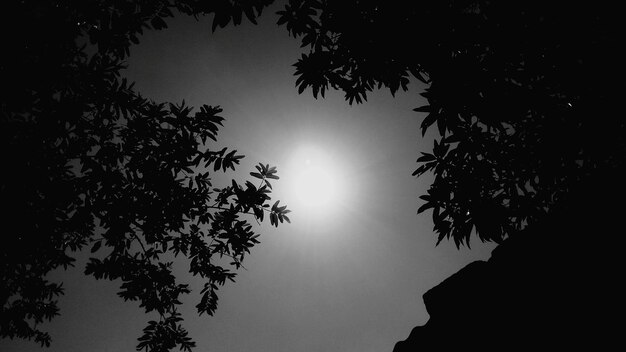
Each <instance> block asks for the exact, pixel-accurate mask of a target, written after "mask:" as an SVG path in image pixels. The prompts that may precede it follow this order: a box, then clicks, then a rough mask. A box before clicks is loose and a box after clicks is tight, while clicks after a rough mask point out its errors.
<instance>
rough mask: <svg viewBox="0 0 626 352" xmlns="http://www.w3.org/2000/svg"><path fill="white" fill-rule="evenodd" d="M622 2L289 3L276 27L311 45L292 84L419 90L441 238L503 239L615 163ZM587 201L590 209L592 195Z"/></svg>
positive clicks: (619, 158)
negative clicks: (430, 139)
mask: <svg viewBox="0 0 626 352" xmlns="http://www.w3.org/2000/svg"><path fill="white" fill-rule="evenodd" d="M618 13H619V11H618V10H617V9H616V8H615V7H614V6H609V5H606V4H589V3H582V2H577V3H572V2H567V1H551V2H535V1H530V2H514V3H511V2H499V1H487V0H484V1H483V0H463V1H402V2H401V1H376V0H347V1H321V0H290V1H289V2H288V4H287V5H286V6H285V7H284V9H283V10H281V11H279V12H278V14H279V20H278V24H279V25H284V26H285V27H286V29H287V30H288V31H289V33H290V34H291V35H293V36H294V37H296V38H299V40H300V41H301V43H302V47H303V48H307V49H308V53H305V54H303V55H302V57H301V58H300V59H299V60H298V61H297V62H296V63H295V65H294V66H295V75H296V76H297V79H296V86H297V87H298V91H299V92H300V93H302V92H303V91H304V90H305V89H307V88H310V89H311V91H312V93H313V96H314V97H316V98H317V96H318V95H321V96H322V97H323V96H324V93H325V91H326V90H327V89H329V88H333V89H339V90H341V91H343V92H344V93H345V99H346V100H347V101H348V102H349V103H350V104H352V103H354V102H356V103H362V102H364V101H365V100H367V93H368V92H370V91H372V90H374V89H380V88H386V89H389V90H390V92H391V94H395V93H396V92H397V91H398V90H399V89H403V90H407V89H408V86H409V83H411V84H416V83H417V84H418V85H421V86H425V87H426V88H425V91H424V92H423V93H421V95H422V96H423V97H425V98H426V100H427V101H428V104H427V105H425V106H421V107H418V108H416V109H415V111H416V112H418V113H419V114H420V116H424V114H425V117H423V120H422V123H421V131H422V135H425V133H426V132H427V130H428V129H429V128H431V127H433V126H436V132H438V135H439V136H438V137H436V139H435V141H434V146H433V149H432V151H431V152H425V153H422V155H421V156H420V157H419V159H417V162H418V164H419V165H418V167H417V169H416V170H415V172H414V174H413V175H414V176H418V177H419V176H421V175H423V174H424V173H427V172H432V173H433V174H434V182H433V183H432V185H431V186H430V189H428V191H427V194H424V195H422V196H421V197H420V198H421V199H422V200H423V201H424V203H423V205H422V206H421V207H420V208H419V210H418V213H420V212H423V211H425V210H427V209H432V216H433V220H434V230H435V232H436V233H437V235H438V240H437V243H439V242H441V241H442V240H443V239H452V240H454V242H455V244H456V245H457V246H461V245H464V244H466V245H468V246H469V243H470V238H471V236H472V234H476V235H477V236H478V238H479V239H481V240H482V241H495V242H498V243H499V242H501V241H502V240H503V239H505V238H506V237H507V236H511V235H513V234H515V233H519V232H520V231H521V230H522V229H523V228H525V227H526V226H528V225H529V224H532V223H536V222H538V221H540V220H541V219H543V218H545V216H546V215H548V214H549V213H550V210H551V209H553V208H554V207H555V205H556V204H558V203H559V202H560V200H561V199H563V196H564V195H565V194H567V193H568V192H569V191H570V190H571V189H573V188H575V187H576V185H577V184H580V183H581V182H583V181H584V180H585V179H587V178H588V177H589V176H590V175H592V174H597V173H611V172H612V171H611V170H613V169H615V168H617V167H620V166H623V165H624V156H625V155H626V153H625V152H626V138H625V137H624V136H625V132H626V128H625V122H624V121H625V120H624V119H623V118H621V117H619V113H618V111H620V110H621V109H620V108H619V106H618V104H619V101H620V98H619V96H618V92H619V89H618V88H617V81H616V78H615V77H622V76H621V75H619V72H621V69H622V67H623V64H622V63H621V62H620V61H619V59H618V56H616V55H615V53H616V52H617V51H616V50H617V49H616V43H618V42H619V35H618V33H619V32H620V31H619V30H618V24H619V23H620V19H619V18H618V17H617V14H618ZM594 206H595V205H594Z"/></svg>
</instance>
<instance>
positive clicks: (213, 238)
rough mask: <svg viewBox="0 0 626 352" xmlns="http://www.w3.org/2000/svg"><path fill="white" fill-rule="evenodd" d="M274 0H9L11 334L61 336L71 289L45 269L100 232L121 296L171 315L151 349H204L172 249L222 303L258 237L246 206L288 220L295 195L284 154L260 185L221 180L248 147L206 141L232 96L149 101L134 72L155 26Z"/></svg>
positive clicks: (105, 267)
mask: <svg viewBox="0 0 626 352" xmlns="http://www.w3.org/2000/svg"><path fill="white" fill-rule="evenodd" d="M270 2H271V1H265V0H253V1H227V0H224V1H194V0H173V1H165V0H163V1H139V0H127V1H124V0H98V1H85V0H74V1H60V0H59V1H50V0H46V1H10V2H9V3H8V4H7V3H3V11H2V21H1V22H2V30H1V32H2V46H3V55H2V58H1V61H0V73H1V76H2V80H1V82H2V83H1V85H2V101H1V104H2V105H1V109H2V115H1V121H0V123H1V126H0V133H1V137H0V138H1V143H2V146H1V147H0V158H1V159H0V160H1V161H2V165H3V166H4V168H3V172H2V174H1V176H0V203H1V205H2V209H3V211H2V215H1V216H2V218H1V223H2V232H3V234H4V236H3V243H2V246H0V248H1V249H0V303H1V312H0V335H1V336H2V337H10V338H14V337H18V338H26V339H34V340H35V341H36V342H39V343H41V345H42V346H43V345H46V346H48V345H49V344H50V340H51V338H50V336H49V335H48V333H46V332H44V331H41V330H40V328H39V324H40V323H42V322H43V321H44V320H50V319H52V318H53V317H54V316H55V315H57V314H58V307H57V301H56V298H57V297H58V296H59V295H61V294H62V293H63V288H62V287H61V284H59V283H57V282H50V281H49V280H48V279H47V278H46V275H47V274H48V273H50V272H51V271H52V270H54V269H57V268H60V267H62V268H67V267H68V266H71V265H72V263H73V262H74V258H73V256H72V253H73V252H76V251H79V250H81V249H84V248H85V247H87V248H90V250H91V252H92V253H94V254H93V255H92V257H91V258H90V259H89V262H88V264H87V266H86V269H85V274H87V275H92V276H94V277H95V278H96V279H102V278H105V279H109V280H116V279H119V280H120V281H121V290H120V292H119V293H118V295H119V296H120V297H122V298H123V299H124V300H131V301H138V302H139V303H140V306H141V307H143V308H144V309H145V311H146V312H152V311H155V312H157V313H158V316H159V317H160V319H159V320H158V321H150V322H149V323H148V326H147V327H146V328H145V329H144V333H143V336H141V337H140V338H139V345H138V346H137V349H138V350H142V349H145V350H148V351H169V350H171V349H173V348H176V347H177V348H180V349H182V350H186V351H189V350H191V348H192V347H193V346H194V342H193V341H192V340H191V338H189V337H188V336H187V331H186V330H185V329H184V328H183V326H182V325H181V321H182V318H181V317H180V313H178V312H177V307H178V306H179V305H180V304H181V302H180V297H181V295H182V294H187V293H189V292H190V289H189V287H188V285H187V284H184V283H180V282H179V281H178V279H177V278H176V277H175V276H174V275H173V274H172V260H173V258H174V257H176V256H178V255H179V254H182V256H183V257H184V258H187V261H188V263H189V271H190V272H191V273H192V274H193V275H199V276H201V277H202V278H203V279H205V280H206V281H205V282H206V283H205V284H204V288H203V289H202V292H201V299H200V302H199V303H198V304H197V306H196V307H197V310H198V312H199V314H202V313H208V314H209V315H212V314H213V312H214V311H215V309H216V307H217V300H218V297H217V294H216V291H217V290H218V287H219V286H220V285H223V284H224V283H225V281H226V280H231V281H232V280H233V279H234V277H235V273H234V272H232V271H231V270H232V267H234V268H239V267H240V266H241V263H242V261H243V259H244V256H245V254H246V253H248V252H249V251H250V249H251V248H252V247H253V246H254V245H255V244H257V243H258V240H257V238H258V236H259V234H256V233H255V232H254V231H253V228H252V226H251V225H250V223H249V222H248V220H246V217H248V218H254V219H255V220H256V221H257V222H259V221H263V219H264V217H265V214H267V217H269V219H270V222H271V224H272V225H275V226H278V223H279V222H281V223H282V222H283V221H289V218H288V217H287V216H286V214H287V213H288V212H289V210H287V209H286V207H285V206H279V203H278V202H275V203H273V205H271V204H272V203H270V193H271V185H270V182H269V181H270V180H274V179H278V176H276V168H275V167H270V166H269V165H264V164H259V165H258V166H257V167H256V169H257V170H256V172H252V173H251V175H252V176H253V177H255V178H257V179H259V180H258V184H256V185H255V184H253V183H251V182H250V181H246V182H245V183H244V184H239V183H237V182H236V181H234V180H233V181H232V182H231V184H229V185H222V186H221V187H217V186H215V185H213V184H212V179H211V175H212V174H213V173H217V172H219V171H223V172H226V170H227V169H232V170H234V169H235V165H237V164H239V161H240V159H241V158H243V156H242V155H239V154H237V151H236V150H230V151H229V150H227V149H226V148H223V149H220V148H215V147H214V146H213V145H212V144H209V143H208V142H209V140H213V141H215V140H216V137H217V132H218V128H219V126H221V124H222V120H223V118H222V117H220V116H219V114H220V113H221V111H222V110H221V109H220V108H219V107H212V106H207V105H204V106H202V107H201V108H200V109H199V111H196V112H192V108H190V107H187V106H186V105H185V104H184V102H183V103H182V104H170V103H157V102H153V101H149V100H147V99H145V98H143V97H142V96H141V95H140V94H139V93H138V92H136V91H135V90H134V89H133V85H132V84H129V83H128V82H127V81H126V80H125V79H123V78H121V76H120V71H121V70H122V69H123V68H124V59H125V58H126V57H127V56H128V54H129V47H130V46H131V44H132V43H138V36H139V35H141V34H142V31H143V30H144V29H163V28H166V23H165V21H164V19H166V18H168V17H172V16H173V12H174V11H179V12H181V13H183V14H187V15H193V16H202V15H208V14H214V19H213V29H214V30H215V29H216V28H217V27H224V26H225V25H227V24H228V23H229V22H230V21H231V20H232V22H233V23H235V24H239V23H240V22H241V20H242V14H245V15H246V17H247V18H248V19H249V20H250V21H252V22H255V19H256V18H257V16H258V15H259V14H260V13H261V10H262V9H263V8H264V7H265V6H266V5H267V4H268V3H270ZM219 258H224V259H222V260H220V259H219ZM224 260H226V261H224ZM226 263H230V264H226Z"/></svg>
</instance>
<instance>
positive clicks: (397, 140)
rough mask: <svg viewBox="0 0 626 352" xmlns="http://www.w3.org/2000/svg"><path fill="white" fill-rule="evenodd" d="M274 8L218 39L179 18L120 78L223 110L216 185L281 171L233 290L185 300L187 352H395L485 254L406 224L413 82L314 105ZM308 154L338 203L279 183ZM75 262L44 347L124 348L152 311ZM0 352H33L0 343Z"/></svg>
mask: <svg viewBox="0 0 626 352" xmlns="http://www.w3.org/2000/svg"><path fill="white" fill-rule="evenodd" d="M277 9H278V8H277V7H276V6H274V7H272V8H270V9H269V10H268V11H267V12H266V13H264V15H263V16H262V17H261V21H260V22H259V25H258V26H254V25H252V24H249V23H246V24H244V25H241V26H239V27H232V26H229V27H227V28H225V29H222V30H218V31H217V32H216V33H214V34H212V33H211V23H210V20H211V18H204V19H201V20H200V22H196V21H195V20H194V19H193V18H186V17H178V18H176V19H174V20H170V21H168V23H169V25H170V28H169V29H167V30H165V31H160V32H148V33H146V35H144V37H143V38H141V41H142V43H141V44H140V45H138V46H137V47H133V48H132V51H131V59H130V61H129V69H128V71H127V76H128V78H129V79H131V80H134V81H136V88H137V89H138V90H139V91H140V92H142V93H143V95H144V96H146V97H149V98H151V99H154V100H156V101H173V102H180V101H181V100H182V99H185V101H186V102H187V103H189V104H190V105H192V106H196V107H197V106H199V105H201V104H208V105H220V106H221V107H222V108H223V109H224V112H223V114H222V116H223V117H225V118H226V121H225V124H224V128H223V129H222V130H221V132H220V134H219V139H218V143H217V144H216V146H219V147H220V148H221V147H222V146H227V147H229V148H234V149H237V150H238V151H239V152H240V153H241V154H244V155H246V158H245V159H244V160H243V163H242V165H241V166H240V167H239V169H238V171H237V172H236V173H230V174H228V175H227V176H228V178H235V179H237V180H241V181H243V180H245V179H247V178H250V177H249V176H248V173H249V172H250V171H254V170H253V166H254V165H255V164H256V163H257V162H263V163H269V164H271V165H275V166H277V167H278V172H279V176H281V180H280V181H278V182H276V183H274V184H275V186H274V188H275V191H276V192H275V193H274V194H273V198H274V197H276V199H280V200H281V203H285V204H287V205H288V206H289V208H290V209H292V211H293V213H292V214H289V215H291V216H290V217H291V220H292V224H290V225H289V224H283V225H281V226H280V227H279V228H278V229H276V228H271V227H270V226H269V224H263V225H262V226H260V227H257V230H258V231H259V232H260V233H262V236H261V237H260V240H261V244H260V245H258V246H257V247H255V248H254V249H253V250H252V254H251V255H250V256H249V257H247V258H246V260H245V261H244V265H245V266H246V268H247V270H241V271H240V272H239V275H238V277H237V282H236V283H229V284H227V286H226V287H224V288H222V289H221V290H220V292H219V296H220V301H219V307H218V310H217V312H216V315H215V316H213V317H207V316H202V317H198V316H197V314H196V312H195V308H194V306H195V304H196V303H197V302H198V300H199V290H197V291H194V292H192V294H191V295H189V296H188V297H187V299H186V301H185V306H184V309H183V314H184V317H185V319H186V323H185V325H186V327H187V328H188V330H189V332H190V335H191V337H192V338H193V339H194V340H195V341H196V342H197V349H196V351H211V352H238V351H255V352H270V351H271V352H277V351H290V352H293V351H295V352H300V351H302V352H305V351H306V352H318V351H319V352H322V351H323V352H327V351H341V352H351V351H353V352H369V351H371V352H374V351H375V352H385V351H388V352H391V350H392V349H393V346H394V344H395V343H396V342H397V341H398V340H402V339H405V338H406V337H407V336H408V334H409V332H410V331H411V329H412V328H413V327H414V326H416V325H418V324H423V323H425V322H426V321H427V319H428V315H427V313H426V311H425V308H424V305H423V302H422V295H423V294H424V293H425V292H426V291H427V290H428V289H430V288H431V287H433V286H435V285H437V284H438V283H439V282H441V281H442V280H443V279H445V278H446V277H448V276H449V275H451V274H453V273H454V272H456V271H457V270H459V269H460V268H461V267H463V266H464V265H466V264H467V263H469V262H470V261H473V260H475V259H486V258H488V257H489V252H490V250H491V249H492V248H493V245H489V244H487V245H485V244H481V243H479V242H477V241H476V240H474V241H473V242H472V245H473V246H472V249H471V250H468V249H461V250H457V249H456V247H455V246H454V244H453V243H451V242H443V243H442V244H441V245H439V246H438V247H435V243H436V236H435V234H434V233H433V231H432V219H431V218H430V216H431V215H430V212H426V213H425V214H421V215H416V211H417V208H418V207H419V205H420V204H421V203H420V200H419V199H418V196H419V195H421V194H423V193H424V192H425V190H426V188H427V187H428V185H429V184H430V182H431V178H430V176H428V175H426V176H424V177H422V178H421V179H416V178H414V177H412V176H411V173H412V172H413V170H414V169H415V168H416V165H417V164H416V162H415V160H416V159H417V157H418V156H419V151H427V150H428V149H429V148H432V135H430V136H429V135H427V136H426V138H421V133H420V131H419V124H420V122H421V119H422V118H423V115H421V114H420V113H415V112H413V111H412V109H413V108H415V107H418V106H421V105H424V101H423V99H422V98H421V97H420V96H419V93H420V92H421V91H422V89H423V86H421V85H418V84H417V83H416V82H412V83H411V85H410V90H409V92H408V93H402V92H399V93H398V94H397V95H396V97H395V98H393V97H392V96H391V94H390V93H389V91H379V92H374V94H371V95H370V96H369V99H368V101H367V102H366V103H364V104H362V105H354V106H350V105H348V103H347V102H346V101H345V100H344V99H343V95H342V94H341V93H338V92H329V93H328V94H327V95H326V98H325V99H318V100H316V99H314V98H313V96H312V94H311V92H310V91H305V92H304V93H303V94H302V95H298V93H297V89H296V87H295V76H293V73H294V67H292V66H291V65H292V64H293V63H295V62H296V60H297V58H298V57H299V56H300V53H302V52H304V51H305V50H306V49H300V48H299V45H298V42H297V41H296V40H294V39H293V38H290V37H289V36H288V34H287V31H286V30H285V28H279V27H277V26H276V25H275V23H276V16H275V15H274V12H275V11H276V10H277ZM416 40H417V39H416ZM307 153H308V154H307ZM311 153H313V154H315V155H321V156H320V158H323V159H324V160H326V161H325V162H326V164H324V165H326V166H328V167H329V168H330V169H331V170H326V171H327V172H328V175H329V177H331V178H335V179H336V181H337V185H339V187H340V189H338V190H337V192H340V191H341V192H340V193H341V194H342V197H341V198H339V199H336V201H333V202H332V204H329V205H328V206H326V207H324V208H321V209H315V210H314V211H311V210H310V209H308V208H303V207H302V206H301V204H300V203H299V202H298V201H297V200H296V199H295V195H294V192H293V190H292V187H291V185H292V184H293V182H294V180H293V177H294V176H293V175H295V173H297V170H298V168H299V167H300V166H301V164H302V163H304V162H306V160H305V159H307V158H309V156H310V154H311ZM314 157H315V156H314ZM290 175H291V176H292V177H291V179H290ZM221 180H222V181H221V182H225V181H224V180H225V179H224V178H222V179H221ZM219 182H220V181H219V179H218V180H217V181H216V183H219ZM217 185H218V186H219V184H217ZM137 206H141V204H138V205H137ZM79 257H80V259H79V262H78V267H77V268H76V269H74V270H70V271H69V272H66V273H55V275H54V276H55V277H60V278H62V280H63V281H64V286H65V288H66V291H67V292H66V295H65V296H63V297H62V298H61V301H60V308H61V316H59V317H57V318H56V319H55V320H54V322H53V323H51V324H47V325H46V326H47V327H49V331H50V333H51V334H52V336H53V345H52V347H51V348H50V349H48V351H49V352H57V351H64V352H73V351H81V352H82V351H97V352H105V351H108V352H114V351H134V350H135V346H136V344H137V340H136V339H137V337H139V336H140V335H141V330H142V328H143V327H144V326H145V323H146V322H147V321H148V320H150V319H153V318H154V317H153V316H150V315H146V314H144V313H143V311H142V310H141V309H139V307H138V304H137V303H136V302H123V301H122V300H121V299H120V298H118V297H117V295H116V294H115V293H116V292H117V285H119V283H111V282H106V281H96V280H94V279H93V278H91V277H84V276H83V274H82V270H83V268H82V267H81V266H83V265H84V262H85V258H84V257H85V256H84V255H81V256H79ZM177 274H178V275H179V277H181V278H183V280H181V281H187V282H188V283H190V284H191V286H192V288H194V289H197V288H199V287H200V286H201V284H202V282H201V281H200V279H196V278H193V277H191V276H190V274H188V272H187V269H186V268H185V267H184V266H182V265H181V266H180V267H179V268H178V269H177ZM468 304H471V302H468ZM0 350H2V351H4V352H13V351H15V352H17V351H38V350H39V347H38V345H35V344H34V343H32V342H23V341H10V340H1V341H0Z"/></svg>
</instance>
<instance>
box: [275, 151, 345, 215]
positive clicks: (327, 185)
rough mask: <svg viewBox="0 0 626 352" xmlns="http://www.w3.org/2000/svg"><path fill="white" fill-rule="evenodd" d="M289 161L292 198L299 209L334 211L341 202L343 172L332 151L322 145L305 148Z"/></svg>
mask: <svg viewBox="0 0 626 352" xmlns="http://www.w3.org/2000/svg"><path fill="white" fill-rule="evenodd" d="M290 164H291V165H290V170H289V171H290V172H289V176H287V177H289V179H290V180H291V181H290V184H291V187H290V188H291V189H290V193H291V194H292V195H293V196H292V197H290V198H293V199H292V201H295V202H296V204H295V206H296V207H297V208H299V209H301V210H303V211H305V212H307V213H308V214H310V215H319V214H322V213H329V212H332V211H333V210H335V209H336V208H337V206H338V205H339V204H340V203H342V201H343V197H344V193H345V192H344V191H343V190H344V189H345V187H344V184H345V180H344V175H343V173H342V170H341V167H340V165H339V163H338V162H337V161H336V160H334V158H333V157H331V155H330V154H328V153H326V152H324V151H323V150H321V149H320V148H314V147H302V148H299V149H297V150H296V151H295V152H294V154H293V156H292V161H291V163H290ZM294 210H295V208H294Z"/></svg>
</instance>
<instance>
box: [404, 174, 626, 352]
mask: <svg viewBox="0 0 626 352" xmlns="http://www.w3.org/2000/svg"><path fill="white" fill-rule="evenodd" d="M623 180H626V177H624V172H623V170H620V171H619V172H618V171H616V170H610V171H609V172H604V173H602V174H597V175H596V176H595V177H593V178H590V179H589V180H588V181H587V182H586V183H584V184H581V185H579V187H578V189H577V190H575V191H573V192H571V193H570V194H569V195H568V198H567V199H564V200H563V201H562V202H561V206H560V207H559V208H558V210H556V211H555V212H554V213H553V214H552V215H551V216H549V217H548V218H546V219H545V220H544V221H542V222H540V223H537V224H535V225H534V226H529V227H528V228H526V229H525V230H524V231H522V232H521V233H519V234H517V235H515V236H512V237H510V238H508V239H507V240H505V241H504V242H503V243H502V244H501V245H500V246H498V247H497V248H495V249H494V251H493V252H492V255H491V258H490V259H489V260H488V261H476V262H473V263H470V264H469V265H467V266H466V267H464V268H463V269H461V270H460V271H459V272H457V273H455V274H454V275H452V276H451V277H449V278H447V279H446V280H444V281H443V282H442V283H440V284H439V285H437V286H436V287H434V288H432V289H431V290H429V291H428V292H426V293H425V294H424V296H423V299H424V303H425V305H426V309H427V311H428V313H429V315H430V319H429V320H428V322H427V323H426V324H425V325H424V326H418V327H415V328H414V329H413V330H412V331H411V333H410V335H409V337H408V338H407V339H406V340H404V341H400V342H398V343H397V344H396V345H395V348H394V349H393V351H394V352H408V351H418V350H432V349H433V348H437V349H443V350H451V348H460V347H463V348H464V349H467V348H472V350H473V349H474V348H476V349H477V350H511V349H514V350H518V349H520V348H525V349H532V350H545V349H556V350H564V349H568V348H576V349H577V350H578V349H581V348H583V349H592V350H608V349H609V347H610V346H612V345H615V342H616V341H615V339H616V337H618V336H620V334H619V331H618V326H619V324H618V321H620V319H621V317H622V315H621V313H619V312H621V311H622V309H621V307H622V305H621V303H619V302H621V300H622V298H623V297H624V290H623V288H621V285H620V283H621V282H622V281H623V276H622V271H621V269H620V265H621V264H622V263H623V259H620V258H623V254H622V253H623V247H622V246H621V243H622V242H623V239H622V238H623V236H624V234H626V231H625V230H624V226H623V219H624V215H625V214H624V206H623V200H624V195H625V194H626V192H625V191H624V190H625V187H624V184H623V183H624V182H623Z"/></svg>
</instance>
